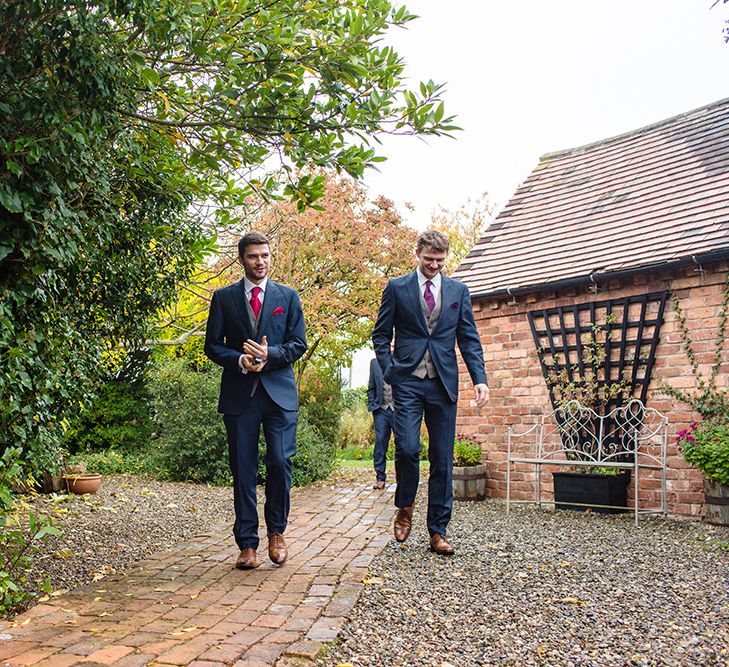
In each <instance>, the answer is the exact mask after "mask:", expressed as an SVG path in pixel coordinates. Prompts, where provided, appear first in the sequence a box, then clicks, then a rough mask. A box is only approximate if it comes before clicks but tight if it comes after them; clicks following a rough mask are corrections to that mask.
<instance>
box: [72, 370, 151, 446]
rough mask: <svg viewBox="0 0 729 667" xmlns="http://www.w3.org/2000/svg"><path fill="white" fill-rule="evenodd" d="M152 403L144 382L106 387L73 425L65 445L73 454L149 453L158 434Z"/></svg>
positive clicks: (120, 383)
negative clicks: (155, 431) (155, 432)
mask: <svg viewBox="0 0 729 667" xmlns="http://www.w3.org/2000/svg"><path fill="white" fill-rule="evenodd" d="M149 401H150V398H149V393H148V391H147V389H146V388H145V386H144V384H143V383H142V382H134V383H128V382H118V381H112V382H109V383H107V384H105V385H104V386H103V387H102V388H101V389H100V391H99V395H98V396H97V398H96V400H95V401H94V402H93V403H92V404H91V405H90V406H89V408H88V409H86V410H84V411H83V412H82V413H81V415H80V416H79V418H78V419H77V420H75V421H74V422H72V423H71V425H70V428H69V429H68V431H67V433H66V437H65V442H64V444H65V446H66V447H67V448H68V451H69V452H70V453H71V454H76V453H88V452H100V451H104V450H109V449H111V450H116V451H119V452H141V451H144V450H146V449H147V446H148V444H149V439H150V437H151V435H152V433H153V431H154V425H153V423H152V419H151V415H150V405H149Z"/></svg>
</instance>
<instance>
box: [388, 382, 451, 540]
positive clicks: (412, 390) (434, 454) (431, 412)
mask: <svg viewBox="0 0 729 667" xmlns="http://www.w3.org/2000/svg"><path fill="white" fill-rule="evenodd" d="M392 390H393V398H394V401H395V477H396V479H397V489H396V491H395V505H396V506H397V507H408V506H409V505H412V504H413V502H414V501H415V496H416V494H417V491H418V482H419V479H420V450H421V446H420V425H421V424H422V421H423V417H425V425H426V427H427V428H428V438H429V444H428V460H429V461H430V476H429V477H428V532H429V533H430V534H431V535H434V534H435V533H440V534H441V535H443V536H445V535H446V528H447V526H448V522H449V521H450V519H451V511H452V509H453V482H452V478H453V441H454V438H455V435H456V403H455V402H454V401H452V400H451V399H450V396H449V395H448V392H447V391H446V390H445V387H444V386H443V383H442V382H441V381H440V379H439V378H434V379H431V378H424V379H420V378H417V377H415V376H411V377H408V378H406V379H404V380H403V381H402V382H400V383H398V384H397V385H393V388H392Z"/></svg>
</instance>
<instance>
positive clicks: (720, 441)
mask: <svg viewBox="0 0 729 667" xmlns="http://www.w3.org/2000/svg"><path fill="white" fill-rule="evenodd" d="M676 442H677V443H678V451H679V453H680V454H681V456H683V458H684V459H686V461H688V462H689V463H690V464H691V465H693V466H695V467H696V468H698V469H699V470H700V471H701V472H702V474H703V475H704V505H705V507H706V514H705V516H704V518H705V519H706V521H707V522H709V523H714V524H717V525H720V526H729V419H727V418H726V417H725V416H724V417H722V416H719V417H713V418H711V419H707V420H704V421H702V422H701V423H698V422H694V423H692V424H690V425H689V427H688V428H686V429H684V430H682V431H679V433H678V435H677V436H676Z"/></svg>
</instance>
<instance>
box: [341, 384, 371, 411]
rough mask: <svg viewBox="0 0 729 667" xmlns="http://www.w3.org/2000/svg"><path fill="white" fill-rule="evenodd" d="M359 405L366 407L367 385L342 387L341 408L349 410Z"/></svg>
mask: <svg viewBox="0 0 729 667" xmlns="http://www.w3.org/2000/svg"><path fill="white" fill-rule="evenodd" d="M359 405H364V406H365V408H366V407H367V387H357V388H355V389H344V390H343V391H342V409H343V410H351V409H353V408H355V407H357V406H359Z"/></svg>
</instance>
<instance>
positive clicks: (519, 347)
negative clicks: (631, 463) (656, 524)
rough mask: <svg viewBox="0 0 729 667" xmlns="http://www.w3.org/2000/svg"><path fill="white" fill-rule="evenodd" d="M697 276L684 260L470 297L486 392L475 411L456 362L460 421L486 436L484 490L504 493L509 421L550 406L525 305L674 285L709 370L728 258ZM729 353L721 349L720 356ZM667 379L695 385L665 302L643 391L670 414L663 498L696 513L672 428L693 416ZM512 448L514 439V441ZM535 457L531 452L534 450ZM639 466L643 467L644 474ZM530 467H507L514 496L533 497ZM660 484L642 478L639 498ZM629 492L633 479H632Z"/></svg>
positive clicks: (697, 489) (723, 381)
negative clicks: (670, 393) (654, 269)
mask: <svg viewBox="0 0 729 667" xmlns="http://www.w3.org/2000/svg"><path fill="white" fill-rule="evenodd" d="M703 268H704V271H705V273H704V274H703V275H702V274H701V273H699V272H698V271H697V270H696V267H686V268H683V269H681V270H677V271H675V272H671V273H669V272H664V273H652V274H639V275H636V276H634V277H633V278H631V279H628V280H626V281H624V282H619V281H614V282H612V283H610V284H607V285H601V286H600V290H599V291H598V292H597V293H596V294H593V293H591V292H589V291H588V290H587V289H586V288H579V289H571V290H562V291H558V292H554V291H552V292H542V293H534V294H528V295H520V296H518V297H517V298H516V302H517V303H516V304H513V305H512V304H510V303H509V301H510V299H502V300H498V301H494V300H481V301H475V302H474V305H473V306H474V314H475V317H476V324H477V326H478V328H479V331H480V334H481V341H482V343H483V349H484V355H485V359H486V370H487V373H488V377H489V387H490V389H491V398H490V400H489V403H488V404H487V406H486V407H485V408H483V409H481V410H480V413H479V411H478V410H477V409H476V408H475V407H474V405H473V387H472V384H471V380H470V377H469V375H468V372H467V371H466V369H465V366H464V365H463V362H462V361H461V364H460V390H461V398H460V400H459V407H458V427H457V430H458V432H460V433H468V434H472V435H476V436H477V437H479V439H480V440H481V441H482V442H483V448H484V460H485V462H486V463H487V465H488V467H489V483H488V493H489V495H491V496H493V497H501V498H503V497H505V495H506V450H507V435H506V433H507V427H508V426H511V427H512V428H513V429H514V430H515V431H524V430H526V429H527V428H528V427H530V426H532V425H533V424H534V423H535V422H536V420H537V419H538V417H539V416H540V415H541V414H544V413H548V412H550V411H551V410H552V407H551V404H550V401H549V394H548V392H547V387H546V384H545V382H544V378H543V377H542V371H541V367H540V364H539V358H538V356H537V352H536V349H535V346H534V341H533V338H532V334H531V330H530V328H529V322H528V319H527V312H528V311H530V310H535V309H539V308H551V307H554V306H569V305H572V304H575V303H584V302H588V301H592V300H594V301H603V300H607V299H618V298H622V297H625V296H630V295H639V294H646V293H649V292H659V291H662V290H665V289H671V290H673V291H674V293H675V294H676V295H677V296H678V298H679V302H680V304H681V307H682V309H683V311H684V314H685V315H686V318H687V321H688V326H689V330H690V331H691V335H692V340H693V341H694V344H693V349H694V352H695V353H696V355H697V358H698V360H699V362H700V364H702V366H701V368H702V370H703V372H704V374H705V376H708V373H709V369H710V365H711V362H712V360H713V351H714V349H715V338H716V330H717V323H718V312H719V306H720V303H721V291H722V287H723V283H724V280H725V279H726V272H727V270H728V267H727V264H726V263H723V264H718V265H713V266H708V267H703ZM727 358H729V354H727V353H725V354H724V359H727ZM728 369H729V364H728V363H726V362H725V363H723V364H722V367H721V370H720V373H719V377H718V381H717V384H718V386H719V387H722V388H727V387H729V375H727V372H726V371H727V370H728ZM661 380H665V381H666V382H668V383H669V384H672V385H673V386H675V387H678V388H685V389H691V388H693V387H694V386H695V382H694V378H693V375H692V374H691V368H690V366H689V364H688V360H687V358H686V356H685V354H684V353H683V351H682V349H681V341H680V338H679V333H678V329H677V326H676V314H675V312H674V310H673V308H672V306H671V304H670V301H668V302H667V304H666V310H665V315H664V322H663V326H662V327H661V333H660V342H659V344H658V348H657V350H656V362H655V365H654V367H653V372H652V374H651V383H650V385H649V390H648V405H649V406H650V407H652V408H655V409H656V410H659V411H660V412H662V413H664V414H665V415H667V416H668V419H669V423H668V459H667V461H668V472H667V491H668V496H667V501H668V511H669V513H670V514H675V515H685V516H699V515H700V514H701V511H702V504H703V499H704V493H703V486H702V476H701V474H700V473H699V472H698V471H696V470H694V469H692V468H690V467H689V466H688V465H687V464H686V463H685V461H684V460H683V458H681V456H680V454H679V453H678V452H677V449H676V443H675V436H676V433H677V432H678V431H679V430H681V429H682V428H685V427H686V426H687V425H688V424H689V423H690V422H691V421H694V419H696V417H697V416H696V415H694V414H692V413H691V411H690V409H689V408H688V407H687V406H686V405H684V404H681V403H678V402H676V401H675V400H674V399H671V398H669V397H667V396H665V395H663V394H661V392H660V387H659V382H660V381H661ZM512 449H514V444H513V445H512ZM517 451H518V455H521V456H526V455H529V452H528V451H527V449H526V447H524V446H522V448H521V450H517ZM531 455H532V456H533V454H531ZM548 472H549V470H547V469H544V471H543V473H542V490H543V491H547V494H546V495H545V497H548V495H549V493H550V492H551V486H552V485H551V476H550V475H549V474H548ZM643 474H644V473H641V476H642V475H643ZM534 482H535V475H534V467H533V466H528V465H524V464H518V465H516V466H512V474H511V489H512V497H513V498H518V499H532V498H533V497H534V488H535V485H534ZM659 489H660V484H659V481H658V479H648V478H646V479H645V481H644V482H641V485H640V490H639V494H640V495H639V497H640V499H641V506H642V507H643V506H657V505H658V493H659ZM631 495H632V484H631Z"/></svg>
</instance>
